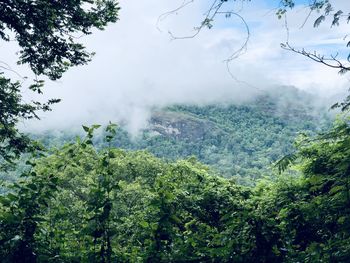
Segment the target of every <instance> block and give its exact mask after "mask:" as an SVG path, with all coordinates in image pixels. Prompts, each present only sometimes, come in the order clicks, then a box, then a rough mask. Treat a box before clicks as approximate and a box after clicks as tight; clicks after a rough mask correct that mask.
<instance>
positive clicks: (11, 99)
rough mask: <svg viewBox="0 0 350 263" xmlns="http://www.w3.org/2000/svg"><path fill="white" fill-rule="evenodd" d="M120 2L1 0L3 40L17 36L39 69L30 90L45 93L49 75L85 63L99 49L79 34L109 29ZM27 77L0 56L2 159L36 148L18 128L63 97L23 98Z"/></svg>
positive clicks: (23, 58)
mask: <svg viewBox="0 0 350 263" xmlns="http://www.w3.org/2000/svg"><path fill="white" fill-rule="evenodd" d="M118 11H119V7H118V3H117V1H114V0H98V1H94V0H82V1H51V0H29V1H24V0H10V1H0V40H2V41H7V42H8V41H16V43H17V44H18V46H19V51H18V52H17V53H16V55H17V54H19V60H18V63H19V64H27V65H29V67H30V68H31V70H32V71H33V73H34V74H35V76H36V77H35V79H34V82H33V84H32V85H29V87H28V88H29V90H31V91H34V92H36V93H38V94H41V93H42V88H43V84H44V81H43V80H38V79H37V76H39V75H44V76H47V77H49V78H50V79H51V80H57V79H59V78H61V77H62V74H63V73H64V72H65V71H67V70H68V69H69V68H70V67H73V66H77V65H83V64H86V63H88V62H89V61H90V60H91V57H92V55H93V53H90V52H88V51H86V49H85V47H84V45H83V44H81V43H80V42H79V40H78V39H79V38H80V37H81V36H83V35H87V34H90V33H91V31H92V30H93V29H95V28H96V29H100V30H102V29H104V28H105V27H106V26H107V24H108V23H110V22H116V21H117V19H118ZM5 73H15V74H16V76H17V77H20V80H21V82H20V81H12V80H11V79H10V78H9V77H6V76H5ZM25 79H26V77H23V76H21V75H20V74H19V73H18V72H17V71H16V70H14V69H12V68H11V67H10V66H9V65H8V64H7V63H6V61H2V60H0V163H1V164H2V163H3V161H4V160H5V161H10V162H11V161H13V159H14V158H15V157H18V155H19V154H20V153H23V152H26V151H28V150H31V149H33V145H32V142H31V141H30V139H29V137H27V136H25V135H24V134H22V133H21V132H19V131H18V129H17V127H16V125H17V123H18V122H19V121H20V120H23V119H29V118H38V115H37V111H39V110H44V111H47V110H50V105H51V104H53V103H57V102H59V101H60V100H59V99H51V100H49V101H48V102H47V103H45V104H43V103H40V102H39V101H33V102H27V101H24V100H23V99H22V91H23V90H22V88H23V87H22V84H23V82H24V80H25Z"/></svg>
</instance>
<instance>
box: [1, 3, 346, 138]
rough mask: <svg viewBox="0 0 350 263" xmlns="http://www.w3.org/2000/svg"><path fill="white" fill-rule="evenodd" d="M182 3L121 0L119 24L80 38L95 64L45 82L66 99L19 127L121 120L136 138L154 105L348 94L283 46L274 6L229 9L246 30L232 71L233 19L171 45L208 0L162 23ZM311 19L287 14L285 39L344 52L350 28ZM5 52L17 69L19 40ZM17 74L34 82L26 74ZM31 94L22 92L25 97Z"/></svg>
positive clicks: (50, 93)
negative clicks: (277, 89)
mask: <svg viewBox="0 0 350 263" xmlns="http://www.w3.org/2000/svg"><path fill="white" fill-rule="evenodd" d="M182 2H183V0H162V1H159V0H148V1H137V0H121V1H120V6H121V8H122V9H121V11H120V20H119V21H118V23H116V24H114V25H110V26H109V27H108V28H107V29H106V30H104V31H96V32H94V34H92V35H91V36H87V37H85V38H83V39H82V41H83V43H84V44H85V45H86V46H87V48H88V49H89V50H92V51H95V52H96V55H95V57H94V58H93V61H92V62H91V63H90V64H89V65H87V66H80V67H76V68H72V69H70V70H69V71H68V72H66V73H65V75H64V77H63V78H62V79H60V80H59V81H56V82H50V81H48V82H47V84H46V87H45V97H46V98H51V97H55V98H56V97H58V98H61V99H62V102H61V103H59V104H58V105H56V106H55V107H54V109H53V111H52V112H50V113H45V114H41V120H40V121H32V122H23V123H22V124H21V125H22V128H23V129H25V130H34V131H35V130H42V129H66V128H70V127H81V125H83V124H84V125H89V124H92V123H100V124H105V123H107V122H108V121H112V122H123V123H125V124H126V126H127V129H128V130H129V131H130V132H131V133H133V134H136V133H137V132H138V131H139V130H140V129H142V128H144V127H145V125H146V123H147V119H148V118H149V116H150V112H151V110H152V109H153V108H155V107H164V106H166V105H170V104H173V103H196V104H208V103H216V102H233V103H240V102H244V101H246V100H249V99H251V98H253V97H254V96H255V95H256V94H259V93H261V92H263V90H265V89H268V88H269V87H273V86H279V85H292V86H295V87H297V88H300V89H303V90H306V91H308V92H314V93H317V94H318V95H321V96H325V97H331V96H334V95H336V94H338V93H340V92H342V91H344V90H345V89H347V88H348V84H349V76H347V75H345V76H340V75H339V74H337V71H335V70H331V69H329V68H327V67H324V66H322V65H320V64H317V63H314V62H311V61H309V60H307V59H306V58H304V57H302V56H298V55H297V54H294V53H292V52H288V51H285V50H283V49H281V48H280V43H281V42H285V41H286V38H287V33H286V32H287V31H286V23H285V19H281V20H278V19H277V17H276V15H275V12H276V10H275V9H274V7H275V6H276V5H275V3H276V2H277V1H272V0H259V1H246V2H245V3H243V4H241V3H239V1H238V2H236V3H232V2H229V4H230V5H231V6H230V9H231V8H232V9H233V10H234V11H237V12H239V14H240V15H241V16H242V17H244V19H245V21H246V22H247V24H248V26H249V30H250V39H249V42H248V46H247V50H246V52H245V53H244V54H242V55H241V56H240V57H239V58H237V59H235V60H233V61H231V62H230V63H229V69H230V72H229V71H228V70H227V65H226V63H225V62H224V61H225V60H226V59H227V58H228V57H230V56H231V55H232V54H233V53H234V52H235V51H236V50H237V49H239V48H240V47H241V45H242V44H243V43H244V41H245V39H246V36H247V32H246V29H245V26H244V24H243V23H242V21H241V20H240V19H239V18H238V17H236V16H232V17H231V18H224V17H217V19H216V20H215V21H214V22H213V25H214V26H213V28H212V29H210V30H207V29H204V30H202V31H201V32H200V34H198V35H197V36H196V37H194V38H190V39H175V40H173V39H172V38H171V36H170V34H169V32H171V33H172V34H174V35H175V36H178V37H183V36H190V35H191V34H193V33H194V28H195V27H196V26H198V25H200V22H201V21H202V20H203V13H204V12H205V10H207V9H208V7H209V5H210V1H209V0H205V1H194V2H193V3H192V4H190V5H187V6H186V7H185V8H183V9H181V10H179V11H178V12H176V13H173V14H171V15H169V16H161V15H162V14H164V13H166V12H168V11H170V10H173V9H176V8H177V7H179V6H180V5H181V3H182ZM299 2H300V1H299ZM303 2H306V1H303ZM334 2H335V6H337V7H339V8H340V9H343V10H350V1H347V0H343V1H340V0H338V1H334ZM232 5H233V6H232ZM306 16H307V10H306V9H305V8H304V7H303V6H302V5H298V6H296V7H295V8H294V9H293V11H291V12H289V13H288V14H287V20H286V21H287V25H288V28H289V42H290V43H291V44H292V45H293V46H295V47H300V48H303V47H304V48H305V49H307V50H317V51H318V52H319V53H322V54H331V52H334V50H340V51H341V54H343V53H344V47H345V45H346V43H347V41H346V40H348V41H349V39H345V40H344V39H343V38H344V36H346V34H347V32H348V27H349V25H348V24H345V25H344V26H341V27H333V28H330V21H326V22H325V23H324V24H322V25H321V26H320V27H319V28H316V29H315V28H313V27H312V25H313V22H314V20H315V18H316V17H317V14H315V15H311V17H310V18H309V20H308V21H307V22H306V23H305V25H304V26H303V27H302V24H303V21H304V20H305V18H306ZM0 48H1V49H2V50H7V52H6V53H3V54H2V57H3V58H4V59H3V60H5V61H8V62H9V64H11V63H12V64H11V65H13V68H16V67H17V66H16V65H15V56H14V55H13V54H14V53H15V52H16V51H17V49H18V48H17V47H16V46H14V44H13V43H9V44H8V43H5V44H4V43H2V45H1V46H0ZM19 71H20V72H21V74H23V75H30V73H29V71H28V70H27V69H26V68H25V67H22V68H20V69H19ZM32 96H33V95H32V94H30V92H29V91H24V97H25V99H27V100H30V99H31V98H32Z"/></svg>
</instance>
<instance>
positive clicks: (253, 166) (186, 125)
mask: <svg viewBox="0 0 350 263" xmlns="http://www.w3.org/2000/svg"><path fill="white" fill-rule="evenodd" d="M317 103H318V101H317V98H315V97H314V96H313V95H311V94H308V93H307V92H303V91H300V90H298V89H296V88H294V87H276V88H273V89H270V90H269V91H266V92H263V93H262V94H261V95H259V96H257V97H256V98H253V99H251V100H249V101H246V102H242V103H240V104H237V103H226V104H223V103H221V104H212V105H202V106H198V105H197V106H196V105H192V106H191V105H176V106H171V107H167V108H165V109H161V110H154V111H153V114H152V115H151V118H150V119H149V123H148V126H147V127H146V128H145V129H144V130H143V131H140V134H139V135H138V136H136V137H135V136H132V135H131V134H129V133H128V132H127V130H126V129H125V128H123V127H124V126H123V125H122V124H119V128H118V131H117V134H116V137H115V139H113V141H112V144H113V146H115V147H119V148H123V149H129V150H147V151H149V152H151V153H153V154H154V155H155V156H157V157H159V158H165V159H168V160H178V159H183V158H188V157H191V156H194V157H195V158H197V159H198V160H199V161H201V162H202V163H204V164H207V165H209V166H210V167H211V169H213V170H215V171H217V172H218V174H220V175H222V176H225V177H234V178H236V179H237V180H238V182H240V183H243V184H252V183H254V181H255V179H257V178H261V177H262V176H270V173H271V170H272V166H273V163H275V162H276V161H277V160H279V159H280V158H282V157H283V156H284V155H287V154H290V153H291V152H293V151H294V146H293V144H294V142H295V140H296V139H297V137H298V136H299V135H300V134H302V133H306V134H309V135H311V134H317V133H318V132H320V131H322V129H324V128H327V127H330V124H331V122H332V119H333V117H334V113H331V112H329V110H328V108H327V107H326V106H322V104H320V105H318V104H317ZM332 115H333V116H332ZM77 135H79V133H78V134H76V133H72V132H71V131H69V130H66V131H65V130H63V131H61V132H57V131H56V132H52V131H46V132H43V133H42V134H41V135H36V136H35V137H34V138H35V139H38V140H40V141H42V142H43V143H44V145H47V146H49V145H51V146H52V145H56V146H60V145H62V144H64V143H65V142H69V141H72V140H74V139H75V136H77ZM94 142H95V144H96V146H97V147H100V148H103V147H105V146H106V144H105V143H104V142H103V133H102V134H97V135H96V136H95V139H94Z"/></svg>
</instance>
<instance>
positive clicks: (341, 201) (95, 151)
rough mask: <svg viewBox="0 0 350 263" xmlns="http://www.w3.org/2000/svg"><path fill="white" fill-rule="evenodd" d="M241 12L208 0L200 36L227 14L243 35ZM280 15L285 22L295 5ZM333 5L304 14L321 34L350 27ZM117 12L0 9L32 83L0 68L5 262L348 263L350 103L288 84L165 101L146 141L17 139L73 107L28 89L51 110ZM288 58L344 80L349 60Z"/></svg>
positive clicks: (0, 215) (26, 6)
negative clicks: (61, 108)
mask: <svg viewBox="0 0 350 263" xmlns="http://www.w3.org/2000/svg"><path fill="white" fill-rule="evenodd" d="M192 2H193V1H189V2H186V1H185V2H183V4H182V6H181V5H180V6H179V7H178V9H176V10H175V12H180V11H181V9H182V8H184V7H186V6H187V5H189V4H191V3H192ZM236 2H242V3H244V4H250V3H246V2H250V1H226V0H225V1H223V0H220V1H208V3H209V11H208V12H207V13H206V15H205V16H204V20H203V21H202V22H201V26H200V27H198V28H195V30H198V31H197V32H198V33H199V32H201V30H204V29H211V28H212V27H213V25H212V24H213V23H214V22H215V21H216V19H217V15H218V14H221V13H223V14H224V15H225V19H229V18H230V17H231V16H236V17H237V16H238V18H239V19H242V20H243V21H244V23H246V22H245V20H244V17H242V16H240V14H239V13H234V12H233V11H225V12H224V11H222V10H223V9H222V8H224V7H226V6H228V5H230V4H233V3H236ZM252 2H254V1H252ZM275 2H276V3H275V4H277V6H278V9H277V11H276V10H275V13H276V14H273V16H276V17H275V18H274V19H276V20H278V19H279V18H280V19H281V18H283V16H284V15H285V14H290V13H292V12H293V11H294V9H295V8H296V6H297V4H300V3H295V1H290V0H288V1H287V0H283V1H275ZM334 2H335V3H334ZM334 2H332V1H327V0H325V1H321V0H317V1H312V2H310V3H309V2H307V3H308V4H304V6H303V8H306V10H310V14H311V13H312V12H315V13H316V14H317V16H316V20H315V21H313V23H312V26H313V27H315V28H317V27H318V26H320V25H321V24H322V23H327V22H329V21H328V20H327V19H328V18H330V20H331V21H330V22H331V24H332V28H331V29H330V30H336V29H334V28H337V27H341V25H342V24H344V23H345V24H346V23H347V22H349V20H350V16H349V15H345V14H346V12H347V11H348V10H339V11H338V9H337V7H336V6H334V5H333V4H337V3H338V2H337V1H334ZM340 2H341V1H340ZM123 4H124V5H127V4H126V3H125V2H121V3H119V1H114V0H99V1H95V0H93V1H90V0H86V1H85V0H82V1H48V0H40V1H36V0H31V1H19V0H14V1H0V39H1V41H3V42H9V43H10V44H11V43H13V42H16V43H17V44H18V49H19V50H20V51H19V52H17V53H16V55H17V56H18V58H17V59H18V61H17V62H18V66H20V65H27V66H28V67H29V70H30V72H31V73H33V74H34V75H35V78H33V79H32V80H29V82H30V83H31V84H29V85H27V84H28V83H29V82H28V81H27V79H28V78H25V79H26V80H24V78H23V79H22V77H21V75H20V73H19V72H17V71H16V70H14V69H12V67H10V66H9V64H7V63H5V62H2V61H1V60H0V154H1V155H0V262H4V263H11V262H16V263H17V262H19V263H20V262H28V263H35V262H39V263H40V262H62V263H64V262H101V263H102V262H103V263H110V262H252V263H253V262H264V263H270V262H293V263H297V262H310V263H313V262H344V263H346V262H350V119H349V114H348V110H349V106H350V96H348V97H347V96H346V95H344V96H343V97H342V98H341V99H337V102H335V103H330V102H329V101H330V100H327V102H326V103H324V102H321V100H322V99H321V98H320V96H317V95H315V94H313V93H311V92H308V91H307V90H300V89H298V88H297V87H293V86H290V85H278V86H274V87H270V88H269V89H267V90H263V91H261V92H259V94H258V95H254V96H252V98H250V99H248V100H246V101H242V102H239V103H237V102H234V101H233V100H232V101H230V100H226V101H225V102H221V103H220V102H216V101H214V102H210V103H189V102H188V101H187V102H186V101H185V102H178V103H168V104H167V105H165V106H164V104H162V105H161V106H159V107H153V108H152V111H151V112H150V116H149V118H148V119H147V121H148V122H147V125H145V126H144V127H143V129H141V130H140V131H139V132H138V134H137V135H136V136H135V135H133V134H132V133H131V132H130V131H129V130H128V125H127V123H124V122H123V121H118V120H113V119H111V120H110V121H109V122H108V123H101V124H91V125H90V124H89V125H83V123H84V122H83V123H79V124H77V125H78V126H80V127H81V132H76V131H75V130H74V129H73V128H66V129H59V128H55V129H53V130H52V129H51V130H50V129H43V130H41V131H40V132H35V131H34V130H33V131H26V130H25V129H23V126H21V124H22V122H26V121H33V120H35V119H37V121H38V122H45V118H43V119H41V120H40V116H41V114H45V113H47V114H49V113H50V111H53V112H54V111H55V110H56V108H55V106H56V104H58V105H59V104H62V103H64V101H60V99H59V98H49V99H47V100H46V102H42V100H39V99H38V100H37V99H36V97H34V99H31V100H28V98H27V97H26V96H27V93H26V92H25V91H27V92H28V91H30V92H32V93H34V94H35V95H38V96H39V98H42V97H43V96H44V95H43V93H44V94H45V89H46V85H48V83H50V82H57V81H59V80H60V79H62V78H63V75H66V74H69V71H70V70H72V69H71V68H72V67H76V66H82V65H85V64H88V63H92V62H90V60H93V59H95V58H94V53H93V52H91V51H89V50H88V49H87V48H86V47H85V45H84V44H82V43H81V42H80V39H81V38H80V37H76V35H80V34H83V35H90V34H97V33H96V30H104V29H105V28H107V27H109V26H110V24H113V23H117V24H118V23H119V19H120V20H122V17H121V18H120V17H119V14H120V12H122V9H120V6H121V7H122V8H123ZM180 4H181V3H180ZM229 10H231V9H229ZM292 14H293V13H292ZM246 25H247V24H246ZM321 26H322V25H321ZM315 28H312V30H316V29H315ZM328 30H329V28H328ZM248 32H249V31H248ZM103 33H106V32H103ZM341 33H343V32H341ZM171 36H173V35H171ZM195 37H196V35H195ZM190 39H191V41H192V38H190ZM344 39H346V38H344ZM349 43H350V42H349ZM349 43H347V44H346V46H347V47H349V46H350V44H349ZM281 48H282V49H284V50H287V51H289V52H291V55H292V56H298V55H299V56H301V57H302V58H304V59H309V60H311V61H312V62H311V61H310V63H311V64H312V63H318V64H322V66H324V67H325V68H326V69H327V70H330V69H331V68H335V69H336V71H339V72H340V73H341V76H344V75H345V76H346V74H347V71H349V70H350V66H348V63H349V56H348V52H347V53H346V52H345V53H344V52H339V54H340V55H344V54H345V55H344V56H345V59H342V58H339V57H338V56H331V57H326V56H324V55H319V54H318V53H316V52H315V53H313V52H308V51H306V50H305V49H298V48H296V47H294V46H292V45H290V43H289V42H287V43H285V44H282V45H281ZM336 48H339V45H338V46H336ZM247 52H249V48H248V49H247ZM239 55H242V54H240V53H239ZM340 55H339V56H340ZM232 59H233V58H231V60H232ZM115 63H118V61H116V62H115ZM308 65H309V64H308ZM79 70H80V67H79V68H78V71H79ZM302 71H305V69H304V68H303V69H302ZM229 73H230V74H231V75H232V73H231V72H229ZM229 73H228V72H223V74H229ZM335 74H337V72H336V73H335ZM14 76H15V77H14ZM341 76H340V77H341ZM303 77H305V76H303ZM16 78H20V80H18V79H16ZM319 78H321V76H320V77H319ZM327 78H329V76H328V75H327V76H326V77H325V79H327ZM218 81H219V80H218ZM63 83H66V82H65V81H64V79H63ZM189 84H190V83H189ZM191 84H193V83H191ZM26 85H27V86H26ZM188 88H190V87H188ZM245 88H246V89H247V87H245ZM243 91H244V89H243V88H242V90H241V91H240V92H243ZM117 92H118V90H117ZM203 92H204V91H203ZM217 92H219V91H217ZM87 93H88V92H87ZM70 95H71V96H73V93H70ZM133 95H135V96H137V94H133ZM79 103H81V104H82V103H83V102H82V99H81V100H79V98H77V99H76V104H79ZM106 103H107V98H106ZM156 106H157V105H156ZM65 107H67V106H65ZM67 108H68V110H71V109H69V107H67ZM68 112H69V111H68ZM106 114H107V113H106ZM66 115H67V116H65V117H66V118H67V119H68V118H69V114H66ZM47 116H50V115H47ZM51 116H53V115H51ZM131 117H132V116H130V118H131ZM59 125H61V124H59ZM62 127H63V124H62Z"/></svg>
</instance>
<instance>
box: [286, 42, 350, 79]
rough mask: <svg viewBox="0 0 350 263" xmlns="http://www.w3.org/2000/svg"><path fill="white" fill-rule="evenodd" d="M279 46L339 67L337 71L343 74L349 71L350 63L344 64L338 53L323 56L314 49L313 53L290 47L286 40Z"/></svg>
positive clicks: (318, 61)
mask: <svg viewBox="0 0 350 263" xmlns="http://www.w3.org/2000/svg"><path fill="white" fill-rule="evenodd" d="M281 47H282V48H283V49H285V50H288V51H293V52H294V53H297V54H300V55H303V56H305V57H307V58H309V59H311V60H313V61H315V62H317V63H321V64H323V65H325V66H327V67H330V68H334V69H339V73H341V74H343V73H346V72H348V71H350V65H345V64H344V63H343V62H341V61H340V60H339V59H337V56H338V54H336V55H331V56H330V57H324V56H323V55H320V54H317V53H316V51H314V52H313V53H311V52H308V51H306V50H305V49H301V50H299V49H296V48H294V47H292V46H291V45H290V44H289V43H288V42H286V43H282V44H281Z"/></svg>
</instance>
